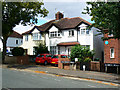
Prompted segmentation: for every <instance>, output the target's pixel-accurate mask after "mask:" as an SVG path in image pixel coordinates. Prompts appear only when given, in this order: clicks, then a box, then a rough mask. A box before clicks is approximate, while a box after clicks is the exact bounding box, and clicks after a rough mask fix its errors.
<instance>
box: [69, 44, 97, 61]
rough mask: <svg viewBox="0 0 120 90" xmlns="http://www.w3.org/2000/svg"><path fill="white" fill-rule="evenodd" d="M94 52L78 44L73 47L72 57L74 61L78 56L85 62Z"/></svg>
mask: <svg viewBox="0 0 120 90" xmlns="http://www.w3.org/2000/svg"><path fill="white" fill-rule="evenodd" d="M94 54H95V53H94V51H93V50H90V49H89V48H87V47H83V46H81V45H76V46H73V47H72V49H71V54H70V57H71V60H72V61H74V59H75V58H78V60H79V62H84V60H85V61H89V60H90V59H91V58H92V57H93V55H94ZM88 57H89V58H88ZM91 60H92V59H91Z"/></svg>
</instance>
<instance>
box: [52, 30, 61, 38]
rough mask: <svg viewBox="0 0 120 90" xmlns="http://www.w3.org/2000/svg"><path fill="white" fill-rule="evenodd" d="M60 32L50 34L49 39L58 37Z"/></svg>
mask: <svg viewBox="0 0 120 90" xmlns="http://www.w3.org/2000/svg"><path fill="white" fill-rule="evenodd" d="M60 34H61V33H60V31H54V32H50V37H60Z"/></svg>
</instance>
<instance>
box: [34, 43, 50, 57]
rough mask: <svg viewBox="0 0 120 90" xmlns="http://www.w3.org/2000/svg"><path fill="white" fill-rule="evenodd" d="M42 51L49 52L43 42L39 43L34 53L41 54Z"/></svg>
mask: <svg viewBox="0 0 120 90" xmlns="http://www.w3.org/2000/svg"><path fill="white" fill-rule="evenodd" d="M42 53H49V51H48V47H46V46H45V45H43V44H40V45H39V46H38V48H37V50H36V55H38V54H42Z"/></svg>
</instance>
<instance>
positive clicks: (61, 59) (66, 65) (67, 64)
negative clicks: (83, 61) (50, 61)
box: [58, 57, 70, 70]
mask: <svg viewBox="0 0 120 90" xmlns="http://www.w3.org/2000/svg"><path fill="white" fill-rule="evenodd" d="M61 61H70V60H69V58H60V57H59V58H58V68H60V69H66V70H69V69H70V64H69V63H66V64H63V63H61Z"/></svg>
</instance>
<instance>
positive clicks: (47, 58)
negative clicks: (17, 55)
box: [35, 54, 52, 65]
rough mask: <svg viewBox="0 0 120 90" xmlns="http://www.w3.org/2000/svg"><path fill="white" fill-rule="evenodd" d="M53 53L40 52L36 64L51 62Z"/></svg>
mask: <svg viewBox="0 0 120 90" xmlns="http://www.w3.org/2000/svg"><path fill="white" fill-rule="evenodd" d="M51 57H52V55H51V54H39V55H38V56H37V57H36V60H35V62H36V64H44V65H47V64H48V63H50V62H51V59H52V58H51Z"/></svg>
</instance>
